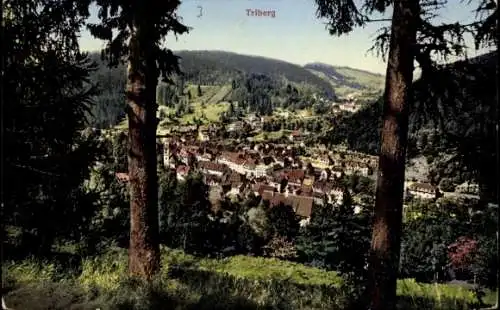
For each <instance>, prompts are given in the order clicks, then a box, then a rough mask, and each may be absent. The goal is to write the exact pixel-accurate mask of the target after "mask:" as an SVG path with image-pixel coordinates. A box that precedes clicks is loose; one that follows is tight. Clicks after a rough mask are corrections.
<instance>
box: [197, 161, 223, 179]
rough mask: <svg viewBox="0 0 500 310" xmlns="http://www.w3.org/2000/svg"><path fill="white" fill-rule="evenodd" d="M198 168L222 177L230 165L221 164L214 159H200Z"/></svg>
mask: <svg viewBox="0 0 500 310" xmlns="http://www.w3.org/2000/svg"><path fill="white" fill-rule="evenodd" d="M198 168H199V169H200V171H201V172H203V173H206V174H212V175H217V176H219V177H221V176H222V175H223V174H224V171H226V169H227V168H228V167H227V165H225V164H219V163H216V162H213V161H200V162H199V163H198Z"/></svg>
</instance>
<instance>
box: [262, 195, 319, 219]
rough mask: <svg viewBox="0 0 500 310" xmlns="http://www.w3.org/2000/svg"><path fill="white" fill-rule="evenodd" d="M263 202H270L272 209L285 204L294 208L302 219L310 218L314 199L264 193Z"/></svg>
mask: <svg viewBox="0 0 500 310" xmlns="http://www.w3.org/2000/svg"><path fill="white" fill-rule="evenodd" d="M262 200H265V201H269V204H270V206H271V207H276V206H279V205H280V204H284V205H286V206H290V207H292V209H293V210H294V211H295V213H296V214H298V215H300V216H302V217H310V216H311V210H312V206H313V201H314V199H313V198H312V197H306V196H299V195H288V197H287V196H285V194H282V193H277V192H274V193H273V192H270V191H264V192H263V193H262Z"/></svg>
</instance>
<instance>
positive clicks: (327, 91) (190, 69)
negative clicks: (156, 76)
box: [176, 51, 335, 99]
mask: <svg viewBox="0 0 500 310" xmlns="http://www.w3.org/2000/svg"><path fill="white" fill-rule="evenodd" d="M176 55H178V56H179V57H181V61H180V63H181V70H182V71H183V72H184V76H185V78H186V79H187V81H189V82H192V83H195V84H205V85H214V84H215V85H217V84H228V83H231V81H232V80H234V79H235V78H238V77H241V76H242V75H245V76H248V75H252V74H261V75H267V76H269V77H271V78H273V79H275V80H278V81H282V82H285V83H296V84H305V85H307V86H312V87H314V88H315V89H316V91H318V92H320V93H322V94H323V95H325V96H327V97H329V98H331V99H333V98H335V90H334V89H333V87H332V85H331V84H330V83H328V82H327V81H325V80H323V79H321V78H319V77H318V76H316V75H314V74H312V73H311V72H309V71H308V70H306V69H304V68H303V67H301V66H299V65H295V64H292V63H289V62H286V61H282V60H278V59H272V58H266V57H260V56H248V55H241V54H236V53H231V52H224V51H178V52H176Z"/></svg>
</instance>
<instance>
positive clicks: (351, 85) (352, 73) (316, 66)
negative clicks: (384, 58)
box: [304, 62, 385, 93]
mask: <svg viewBox="0 0 500 310" xmlns="http://www.w3.org/2000/svg"><path fill="white" fill-rule="evenodd" d="M304 68H305V69H307V70H309V71H310V72H311V73H313V74H315V75H316V76H318V77H321V78H322V79H324V80H325V81H327V82H329V83H330V84H331V85H332V86H333V88H334V89H335V91H336V92H337V93H340V92H354V91H360V90H370V91H377V90H383V88H384V83H385V77H384V76H383V75H381V74H377V73H373V72H368V71H365V70H360V69H353V68H349V67H337V66H332V65H328V64H324V63H319V62H315V63H310V64H306V65H305V66H304Z"/></svg>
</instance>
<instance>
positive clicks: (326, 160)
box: [311, 154, 331, 168]
mask: <svg viewBox="0 0 500 310" xmlns="http://www.w3.org/2000/svg"><path fill="white" fill-rule="evenodd" d="M311 164H312V165H313V166H315V165H316V166H317V167H319V168H325V167H328V166H330V164H331V161H330V157H329V156H328V155H327V154H323V155H320V156H318V157H316V158H314V160H313V162H312V163H311Z"/></svg>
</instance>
